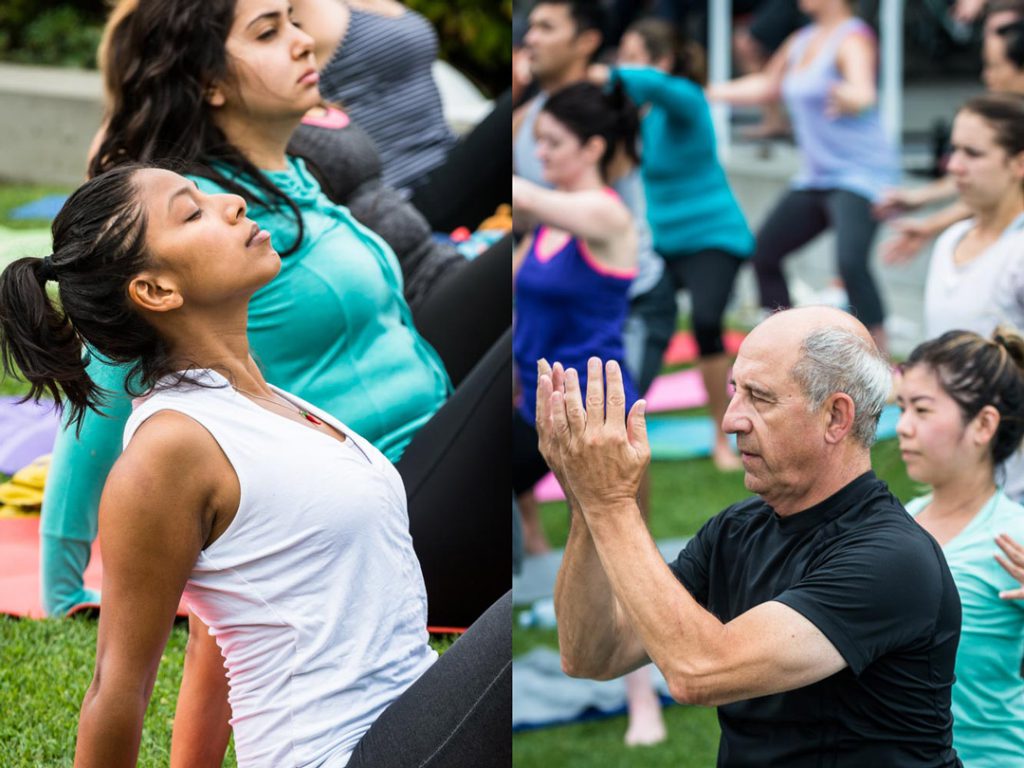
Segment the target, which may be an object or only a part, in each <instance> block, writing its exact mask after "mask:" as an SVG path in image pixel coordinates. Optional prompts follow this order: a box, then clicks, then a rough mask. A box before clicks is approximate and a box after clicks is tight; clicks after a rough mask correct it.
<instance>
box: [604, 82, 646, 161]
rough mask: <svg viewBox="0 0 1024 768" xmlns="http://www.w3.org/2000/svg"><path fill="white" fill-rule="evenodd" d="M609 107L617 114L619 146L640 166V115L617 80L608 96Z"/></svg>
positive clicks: (616, 126) (616, 127)
mask: <svg viewBox="0 0 1024 768" xmlns="http://www.w3.org/2000/svg"><path fill="white" fill-rule="evenodd" d="M606 99H607V101H608V106H609V107H610V108H611V109H612V111H614V112H615V134H616V136H617V139H618V144H619V146H621V147H622V150H623V151H624V152H625V153H626V157H628V158H629V159H630V160H631V161H632V162H633V164H634V165H639V164H640V153H639V151H638V147H639V142H638V136H639V134H640V113H639V112H638V111H637V108H636V105H635V104H634V103H633V102H632V100H631V99H630V98H629V96H628V95H627V94H626V89H625V88H624V87H623V85H622V81H621V80H618V79H616V80H615V83H614V85H612V87H611V90H610V91H608V93H607V95H606Z"/></svg>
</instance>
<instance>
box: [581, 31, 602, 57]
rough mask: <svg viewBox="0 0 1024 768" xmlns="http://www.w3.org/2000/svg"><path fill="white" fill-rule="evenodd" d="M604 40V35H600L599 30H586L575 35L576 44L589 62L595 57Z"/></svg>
mask: <svg viewBox="0 0 1024 768" xmlns="http://www.w3.org/2000/svg"><path fill="white" fill-rule="evenodd" d="M603 40H604V35H602V34H601V32H600V30H597V29H588V30H586V31H584V32H580V33H579V34H578V35H576V44H577V45H578V46H579V47H580V48H581V49H582V50H583V52H584V53H585V54H586V55H587V60H588V61H589V60H591V59H593V58H594V56H596V55H597V52H598V50H600V48H601V43H602V41H603Z"/></svg>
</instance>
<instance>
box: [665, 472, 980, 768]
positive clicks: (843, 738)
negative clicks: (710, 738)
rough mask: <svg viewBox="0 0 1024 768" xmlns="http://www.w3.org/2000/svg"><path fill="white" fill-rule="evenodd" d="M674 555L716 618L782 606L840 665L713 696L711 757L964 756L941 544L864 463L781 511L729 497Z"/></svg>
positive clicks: (840, 763)
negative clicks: (737, 694)
mask: <svg viewBox="0 0 1024 768" xmlns="http://www.w3.org/2000/svg"><path fill="white" fill-rule="evenodd" d="M671 568H672V570H673V572H674V573H675V574H676V578H678V579H679V581H680V582H682V584H683V585H684V586H685V587H686V588H687V589H688V590H689V591H690V593H691V594H692V595H693V596H694V598H695V599H696V600H697V601H698V602H699V603H700V604H701V605H703V606H704V607H705V608H707V610H709V611H710V612H711V613H713V614H714V615H715V616H717V617H718V618H719V619H720V620H721V621H723V622H728V621H730V620H732V619H734V618H735V617H737V616H739V615H740V614H742V613H744V612H745V611H747V610H749V609H750V608H753V607H754V606H755V605H759V604H761V603H764V602H766V601H768V600H776V601H778V602H780V603H783V604H785V605H788V606H789V607H790V608H793V609H794V610H796V611H798V612H799V613H800V614H802V615H803V616H805V617H807V619H809V620H810V621H811V622H812V623H813V624H814V625H815V626H816V627H817V628H818V629H820V630H821V632H822V633H823V634H824V635H825V636H826V637H827V638H828V639H829V640H830V641H831V642H832V644H833V645H834V646H835V647H836V649H837V650H838V651H839V653H840V654H842V656H843V658H844V659H845V660H846V662H847V664H848V667H847V668H846V669H843V670H842V671H840V672H838V673H836V674H835V675H832V676H831V677H828V678H826V679H824V680H821V681H819V682H817V683H814V684H812V685H808V686H806V687H804V688H799V689H797V690H793V691H788V692H786V693H779V694H775V695H773V696H762V697H760V698H757V699H749V700H747V701H739V702H735V703H733V704H727V705H724V706H721V707H719V708H718V719H719V722H720V724H721V727H722V740H721V743H720V745H719V751H718V765H719V766H757V767H758V768H763V766H786V767H787V768H801V767H802V766H816V767H818V766H829V767H830V768H831V767H833V766H834V767H836V768H840V767H843V768H845V767H847V766H848V767H849V768H867V767H869V766H871V767H873V766H879V767H882V766H886V767H887V766H893V767H894V768H911V767H914V768H916V767H917V766H959V765H960V761H959V760H958V759H957V757H956V753H955V752H954V750H953V734H952V724H953V719H952V715H951V714H950V709H949V702H950V688H951V686H952V684H953V664H954V661H955V657H956V648H957V643H958V642H959V639H960V598H959V595H958V594H957V591H956V586H955V585H954V583H953V578H952V576H951V575H950V573H949V568H948V567H947V566H946V560H945V558H944V557H943V555H942V551H941V549H940V548H939V545H938V544H937V543H936V542H935V540H934V539H932V538H931V536H929V535H928V534H927V533H926V532H925V531H924V530H923V529H922V528H921V527H920V526H919V525H918V524H917V523H915V522H914V521H913V520H912V519H911V518H910V516H909V515H907V513H906V511H905V510H904V509H903V507H902V505H901V504H900V503H899V501H898V500H897V499H896V498H894V497H893V496H892V494H890V493H889V489H888V488H887V487H886V485H885V483H883V482H882V481H881V480H879V479H878V478H877V477H875V474H874V473H873V472H868V473H866V474H864V475H861V476H860V477H859V478H857V479H856V480H854V481H853V482H852V483H850V484H849V485H847V486H846V487H845V488H843V489H842V490H840V491H839V492H838V493H836V494H835V495H834V496H832V497H830V498H829V499H826V500H825V501H823V502H821V503H820V504H818V505H816V506H814V507H811V508H810V509H807V510H805V511H803V512H800V513H798V514H795V515H792V516H789V517H785V518H782V517H779V516H778V515H776V514H775V512H774V510H772V508H771V507H770V506H768V505H767V504H765V503H764V501H762V500H761V499H760V498H756V497H755V498H753V499H748V500H747V501H743V502H741V503H739V504H736V505H734V506H732V507H729V508H728V509H726V510H725V511H724V512H722V513H720V514H718V515H716V516H715V517H713V518H712V519H711V520H709V521H708V522H707V523H706V524H705V525H704V527H702V528H701V529H700V531H699V532H698V533H697V535H696V536H695V537H694V538H693V539H692V540H691V541H690V543H689V544H688V545H687V547H686V549H684V550H683V552H682V553H681V554H680V555H679V558H678V559H677V560H676V561H675V562H674V563H672V564H671Z"/></svg>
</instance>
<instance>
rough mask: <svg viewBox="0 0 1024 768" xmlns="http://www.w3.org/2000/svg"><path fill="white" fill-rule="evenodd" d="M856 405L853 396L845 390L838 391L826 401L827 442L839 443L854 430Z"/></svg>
mask: <svg viewBox="0 0 1024 768" xmlns="http://www.w3.org/2000/svg"><path fill="white" fill-rule="evenodd" d="M854 414H855V407H854V404H853V398H851V397H850V396H849V395H848V394H846V393H845V392H836V393H835V394H834V395H832V396H831V397H830V398H829V399H828V400H826V401H825V412H824V415H825V442H826V443H830V444H832V445H836V444H838V443H839V442H840V441H841V440H842V439H843V438H845V437H846V436H847V435H848V434H850V432H851V431H852V430H853V417H854Z"/></svg>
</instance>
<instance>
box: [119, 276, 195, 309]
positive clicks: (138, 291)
mask: <svg viewBox="0 0 1024 768" xmlns="http://www.w3.org/2000/svg"><path fill="white" fill-rule="evenodd" d="M128 298H129V299H130V300H131V301H132V303H133V304H135V306H137V307H138V308H139V309H144V310H146V311H148V312H170V311H171V310H174V309H178V308H179V307H181V305H182V304H183V303H184V299H183V298H182V295H181V292H180V291H179V290H178V287H177V285H175V283H174V281H173V280H172V279H171V278H169V277H168V276H166V275H162V274H159V273H157V272H141V273H139V274H138V275H136V276H135V277H133V278H132V280H131V282H129V283H128Z"/></svg>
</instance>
